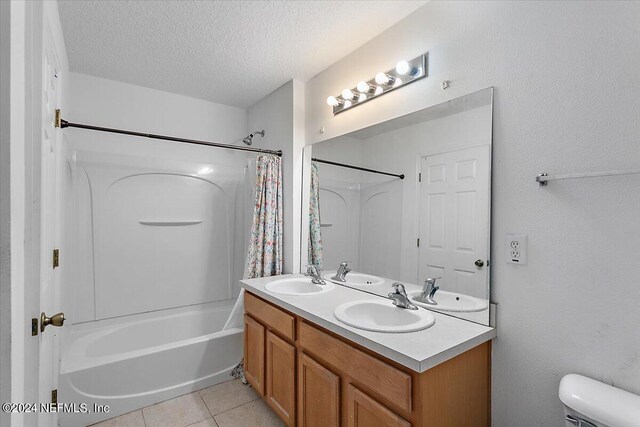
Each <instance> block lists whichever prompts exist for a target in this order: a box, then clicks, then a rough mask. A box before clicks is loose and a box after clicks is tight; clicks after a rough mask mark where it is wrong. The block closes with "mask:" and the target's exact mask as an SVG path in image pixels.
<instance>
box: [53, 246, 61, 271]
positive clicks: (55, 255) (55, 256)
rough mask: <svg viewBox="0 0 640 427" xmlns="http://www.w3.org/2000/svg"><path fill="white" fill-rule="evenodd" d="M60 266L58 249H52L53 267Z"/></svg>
mask: <svg viewBox="0 0 640 427" xmlns="http://www.w3.org/2000/svg"><path fill="white" fill-rule="evenodd" d="M56 267H60V249H54V250H53V268H56Z"/></svg>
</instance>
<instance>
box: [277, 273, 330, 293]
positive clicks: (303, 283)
mask: <svg viewBox="0 0 640 427" xmlns="http://www.w3.org/2000/svg"><path fill="white" fill-rule="evenodd" d="M335 287H336V285H335V284H333V283H331V282H327V284H326V285H324V286H323V285H315V284H313V283H311V279H307V278H304V279H303V278H296V277H294V278H289V279H280V280H274V281H273V282H269V283H267V285H266V286H265V289H266V290H268V291H270V292H273V293H274V294H283V295H316V294H322V293H325V292H329V291H330V290H332V289H333V288H335Z"/></svg>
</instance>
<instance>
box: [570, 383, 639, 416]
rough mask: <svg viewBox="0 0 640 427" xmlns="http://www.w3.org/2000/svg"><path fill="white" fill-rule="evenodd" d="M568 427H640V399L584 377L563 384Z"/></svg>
mask: <svg viewBox="0 0 640 427" xmlns="http://www.w3.org/2000/svg"><path fill="white" fill-rule="evenodd" d="M558 395H559V397H560V400H561V401H562V403H563V404H564V414H565V421H566V425H567V427H569V426H573V427H575V426H578V427H640V396H638V395H636V394H633V393H629V392H628V391H624V390H621V389H619V388H615V387H612V386H610V385H607V384H604V383H601V382H599V381H596V380H592V379H591V378H587V377H583V376H582V375H576V374H569V375H565V376H564V377H563V378H562V380H561V381H560V387H559V393H558Z"/></svg>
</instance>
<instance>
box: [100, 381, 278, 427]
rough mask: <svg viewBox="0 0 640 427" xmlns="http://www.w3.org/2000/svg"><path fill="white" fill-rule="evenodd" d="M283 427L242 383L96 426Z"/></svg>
mask: <svg viewBox="0 0 640 427" xmlns="http://www.w3.org/2000/svg"><path fill="white" fill-rule="evenodd" d="M186 426H190V427H281V426H284V423H283V422H282V421H281V420H280V418H278V416H277V415H276V414H274V413H273V412H272V411H271V409H270V408H269V407H268V406H267V404H266V403H264V401H263V400H262V399H260V398H259V397H258V395H257V394H256V392H255V391H253V389H252V388H251V387H249V386H246V385H244V384H242V383H241V382H240V381H239V380H232V381H227V382H224V383H221V384H217V385H214V386H213V387H209V388H205V389H203V390H198V391H194V392H193V393H190V394H185V395H183V396H179V397H176V398H175V399H171V400H167V401H164V402H160V403H156V404H155V405H151V406H147V407H146V408H142V409H139V410H137V411H133V412H129V413H128V414H124V415H120V416H119V417H115V418H111V419H110V420H106V421H103V422H101V423H98V424H94V427H186Z"/></svg>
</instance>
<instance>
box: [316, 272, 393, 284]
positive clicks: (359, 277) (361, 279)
mask: <svg viewBox="0 0 640 427" xmlns="http://www.w3.org/2000/svg"><path fill="white" fill-rule="evenodd" d="M333 276H335V273H331V274H325V275H324V276H323V277H324V279H325V280H333V279H332V278H331V277H333ZM345 280H346V282H339V281H336V283H340V284H344V285H347V286H368V285H371V286H374V285H382V284H383V283H384V279H382V278H380V277H378V276H373V275H371V274H365V273H355V272H353V271H352V272H349V273H347V275H346V277H345Z"/></svg>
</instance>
